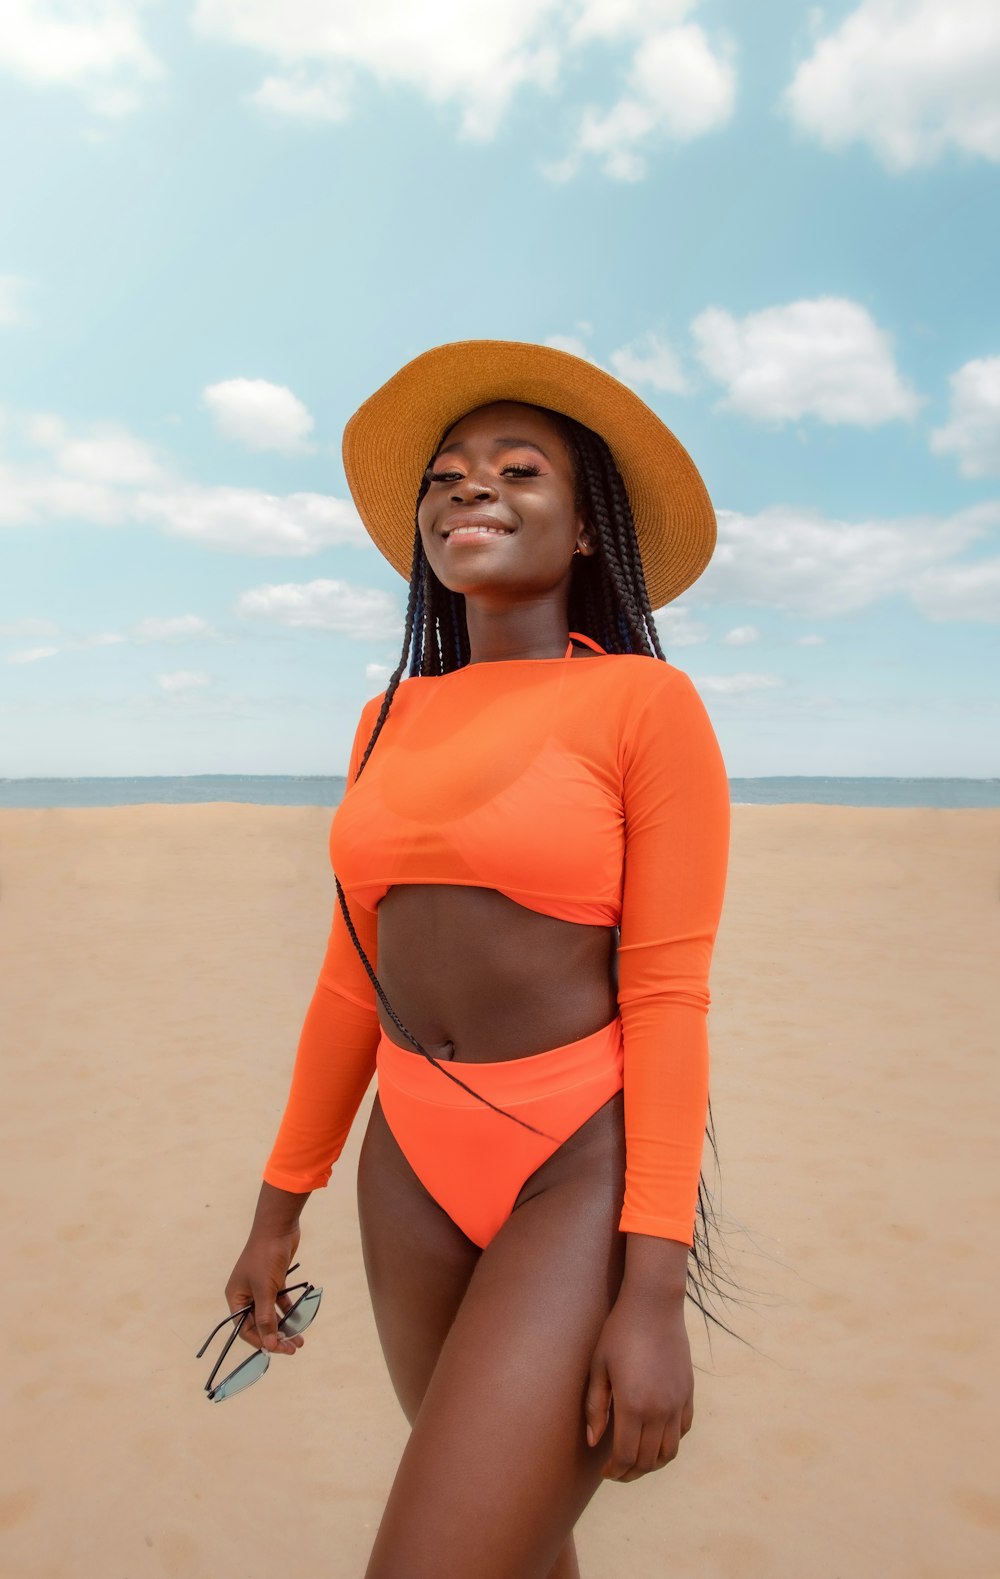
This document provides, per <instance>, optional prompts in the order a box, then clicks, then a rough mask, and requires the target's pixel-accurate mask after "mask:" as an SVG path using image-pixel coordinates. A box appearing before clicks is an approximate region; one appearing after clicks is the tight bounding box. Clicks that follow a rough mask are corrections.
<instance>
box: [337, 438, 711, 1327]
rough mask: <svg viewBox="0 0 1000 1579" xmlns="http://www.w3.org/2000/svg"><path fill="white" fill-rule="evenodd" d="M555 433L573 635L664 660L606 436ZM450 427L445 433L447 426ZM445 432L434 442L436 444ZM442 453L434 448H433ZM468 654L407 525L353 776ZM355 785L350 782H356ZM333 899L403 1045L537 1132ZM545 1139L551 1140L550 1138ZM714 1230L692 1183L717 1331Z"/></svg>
mask: <svg viewBox="0 0 1000 1579" xmlns="http://www.w3.org/2000/svg"><path fill="white" fill-rule="evenodd" d="M535 409H537V410H539V411H541V412H542V413H543V414H544V415H545V416H547V417H548V418H549V419H550V420H551V421H553V422H554V423H555V425H556V426H557V428H558V429H559V431H560V433H561V436H562V438H563V440H564V442H565V444H566V447H567V449H568V451H569V455H570V460H571V463H572V468H573V474H574V479H575V489H576V500H575V503H576V509H577V511H578V512H579V513H580V514H581V515H582V516H583V517H584V519H585V520H586V521H588V522H589V523H590V525H591V528H592V531H593V534H594V539H595V552H594V553H593V554H591V555H580V556H574V557H573V559H572V570H571V580H570V588H569V599H568V607H567V614H568V620H569V626H570V629H572V630H577V631H580V632H581V633H582V634H584V635H588V636H590V637H591V639H592V640H594V641H596V642H598V643H599V644H600V646H602V647H603V648H604V650H605V652H608V653H643V654H645V655H646V656H648V657H656V658H659V659H661V660H663V661H664V662H665V661H666V660H665V658H664V653H663V650H662V648H661V647H660V640H659V636H658V633H657V630H656V625H655V623H654V621H653V611H652V609H651V608H650V603H649V593H648V591H647V589H646V579H645V576H644V574H643V568H642V560H641V557H640V554H639V543H638V539H637V537H636V531H635V521H634V519H633V516H632V507H631V505H630V503H629V499H628V494H627V492H626V490H625V484H624V482H623V481H622V477H621V473H620V472H619V470H618V467H617V466H616V465H615V461H614V458H613V456H612V454H611V451H610V449H609V448H608V445H607V444H606V442H605V440H604V439H602V438H601V437H600V435H599V434H597V433H594V432H593V431H592V430H591V429H590V428H587V427H584V426H583V424H582V423H580V422H577V421H575V420H574V419H573V418H572V417H567V416H564V415H563V414H562V413H561V412H556V411H550V410H548V409H547V408H546V407H536V408H535ZM449 431H450V429H449ZM445 436H446V435H445V434H442V436H441V442H442V443H443V441H444V438H445ZM438 449H440V444H439V445H438V446H437V447H436V449H435V454H436V453H437V450H438ZM428 486H429V481H428V478H427V476H426V475H425V476H424V478H423V480H422V482H421V484H420V489H419V491H418V493H417V500H416V510H419V508H420V504H421V501H422V500H423V497H424V495H425V493H426V492H427V489H428ZM470 657H471V648H470V644H469V632H468V627H467V625H466V619H465V598H464V596H463V595H462V594H461V593H459V592H452V591H450V589H449V588H448V587H446V586H444V585H443V583H442V582H441V581H440V580H439V579H438V577H437V576H436V575H435V573H434V571H433V570H432V569H431V567H430V564H429V563H428V561H427V558H426V555H425V554H424V549H423V543H422V540H421V536H420V530H419V527H418V526H416V524H415V527H414V538H413V558H412V564H411V569H410V590H409V596H408V598H407V604H406V623H405V628H404V633H403V650H402V653H401V655H400V659H399V663H398V664H397V665H396V668H395V669H394V671H393V673H392V675H391V676H390V679H389V684H388V686H387V687H386V692H385V696H384V697H383V699H382V706H381V708H380V710H379V715H378V718H377V719H376V721H375V727H374V729H373V730H372V734H371V739H370V740H369V741H368V745H367V746H366V748H365V752H364V755H363V756H362V758H361V763H360V765H359V767H358V772H357V776H356V779H357V778H358V777H360V776H361V774H362V773H363V771H364V768H365V764H366V762H367V761H368V758H369V757H370V756H371V753H372V748H373V747H374V745H375V742H376V740H377V739H378V737H379V734H380V732H381V729H382V725H383V724H384V723H385V720H386V718H387V717H388V716H389V709H390V708H391V706H392V699H393V697H394V696H395V694H396V690H397V688H398V686H399V682H400V680H401V679H402V676H403V671H404V669H407V659H409V667H408V669H407V673H408V675H409V676H417V675H441V674H448V673H450V672H451V671H452V670H454V669H461V668H463V667H464V666H465V665H466V664H467V663H468V662H469V660H470ZM356 779H355V782H356ZM335 882H336V886H337V898H338V900H339V902H340V908H341V911H342V912H343V916H344V920H345V922H346V923H347V929H348V932H349V933H350V936H351V940H352V942H353V943H354V946H355V948H356V949H357V951H358V953H359V955H360V956H361V960H362V963H363V965H364V967H365V970H366V971H367V973H368V975H369V977H370V979H371V982H372V985H373V986H374V988H375V991H376V993H377V994H378V996H379V998H380V1000H381V1002H382V1004H383V1005H384V1007H385V1010H386V1012H387V1014H388V1015H389V1017H390V1019H391V1020H392V1022H393V1024H394V1025H395V1026H396V1028H397V1030H399V1031H400V1032H401V1033H402V1035H403V1036H404V1037H405V1038H406V1040H407V1041H408V1042H410V1043H412V1045H413V1046H414V1047H415V1048H416V1050H417V1052H418V1053H420V1054H422V1055H423V1057H424V1058H426V1059H427V1060H428V1062H430V1063H431V1064H433V1066H434V1067H435V1069H438V1070H439V1071H440V1073H441V1074H443V1075H445V1076H446V1077H447V1078H448V1079H449V1080H451V1081H453V1082H454V1083H455V1084H456V1085H459V1086H461V1087H462V1089H463V1090H465V1091H467V1092H469V1094H470V1095H472V1096H474V1097H476V1099H477V1100H478V1101H480V1102H482V1103H483V1104H484V1105H485V1106H486V1107H489V1108H492V1109H493V1111H494V1112H495V1113H500V1114H502V1115H503V1117H505V1118H508V1119H510V1120H511V1121H512V1122H513V1123H515V1124H520V1125H521V1126H522V1127H523V1128H525V1129H529V1130H531V1131H532V1132H533V1133H534V1134H536V1135H541V1134H544V1131H542V1130H538V1129H535V1127H534V1125H532V1124H528V1123H526V1121H525V1120H524V1119H521V1118H518V1117H517V1115H516V1114H514V1113H508V1112H507V1111H506V1109H504V1108H499V1107H496V1106H495V1105H494V1104H493V1103H492V1102H490V1101H488V1099H487V1098H486V1097H483V1096H481V1095H480V1093H479V1092H478V1091H474V1090H473V1089H472V1087H471V1086H468V1085H466V1083H465V1081H464V1080H460V1079H459V1078H458V1076H457V1075H455V1074H454V1073H453V1072H452V1071H451V1070H450V1069H447V1068H446V1067H445V1065H444V1064H443V1063H441V1062H440V1061H439V1060H438V1059H437V1058H435V1057H434V1056H433V1054H431V1053H429V1052H428V1051H427V1049H426V1048H425V1047H423V1046H422V1045H421V1044H420V1042H419V1041H418V1040H417V1038H416V1037H415V1036H414V1035H413V1033H412V1032H411V1031H409V1030H407V1028H406V1026H405V1025H404V1024H403V1022H402V1020H401V1019H400V1018H399V1016H398V1014H397V1013H396V1011H395V1010H394V1009H393V1007H392V1005H391V1004H390V1002H389V1000H388V998H387V997H386V995H385V992H384V991H383V988H382V984H381V982H380V981H379V980H378V977H377V976H376V974H375V972H374V970H373V969H372V966H371V962H370V961H369V959H368V957H367V955H366V954H365V951H364V949H363V948H362V946H361V943H360V941H359V939H358V935H357V932H356V931H355V929H354V924H353V922H352V921H351V917H350V912H349V911H348V908H347V901H346V899H345V897H344V891H343V889H342V888H341V886H340V881H339V879H337V878H335ZM706 1135H707V1137H708V1141H709V1145H710V1147H711V1150H712V1155H713V1158H714V1160H715V1163H716V1166H717V1165H718V1150H717V1147H716V1140H715V1125H714V1122H713V1119H712V1108H711V1103H709V1108H708V1123H707V1127H706ZM547 1138H548V1139H552V1138H553V1137H552V1136H548V1137H547ZM717 1231H718V1225H717V1219H716V1213H715V1208H714V1205H713V1203H712V1197H711V1194H710V1192H709V1190H708V1187H707V1185H706V1182H705V1177H704V1174H702V1175H701V1176H700V1177H699V1180H698V1200H697V1211H696V1221H695V1230H694V1245H693V1247H692V1250H691V1255H690V1259H689V1265H688V1278H687V1283H688V1287H687V1294H688V1298H689V1299H691V1300H692V1301H693V1303H694V1304H695V1305H696V1306H697V1308H698V1309H699V1310H700V1311H701V1312H702V1314H703V1315H704V1316H705V1318H706V1321H712V1322H713V1323H714V1324H715V1325H716V1326H720V1327H723V1328H724V1329H725V1330H726V1331H730V1330H731V1329H730V1328H728V1327H726V1325H725V1323H724V1322H722V1321H720V1320H719V1318H718V1317H717V1316H716V1315H715V1314H714V1313H713V1311H712V1310H711V1309H710V1308H709V1305H708V1303H706V1301H708V1300H711V1299H714V1298H729V1297H731V1296H730V1295H729V1288H730V1287H731V1286H732V1284H731V1279H730V1278H729V1277H728V1276H727V1275H726V1274H725V1272H724V1271H723V1270H722V1268H721V1266H720V1264H719V1256H718V1250H717V1247H716V1244H715V1237H716V1234H717Z"/></svg>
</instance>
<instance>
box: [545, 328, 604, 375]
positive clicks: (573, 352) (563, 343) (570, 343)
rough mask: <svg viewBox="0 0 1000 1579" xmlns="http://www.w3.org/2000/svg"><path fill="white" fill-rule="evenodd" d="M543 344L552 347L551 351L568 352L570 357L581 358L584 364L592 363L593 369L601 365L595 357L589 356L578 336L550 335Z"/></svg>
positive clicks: (584, 344)
mask: <svg viewBox="0 0 1000 1579" xmlns="http://www.w3.org/2000/svg"><path fill="white" fill-rule="evenodd" d="M545 344H546V345H550V346H552V348H553V350H556V351H568V352H569V354H570V356H581V357H583V360H584V361H585V362H593V364H594V366H595V367H600V365H601V364H600V362H599V361H598V360H597V358H596V357H594V356H591V354H590V352H589V351H588V350H587V345H586V342H585V341H584V340H582V339H581V338H580V336H579V335H576V334H550V335H549V337H548V339H547V340H546V341H545Z"/></svg>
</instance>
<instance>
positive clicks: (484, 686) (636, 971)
mask: <svg viewBox="0 0 1000 1579" xmlns="http://www.w3.org/2000/svg"><path fill="white" fill-rule="evenodd" d="M584 639H585V640H586V639H587V638H584ZM591 645H594V644H593V643H591ZM597 650H598V652H599V653H600V656H597V657H593V658H588V659H586V660H581V659H570V658H568V657H567V658H564V659H551V658H544V659H542V658H537V659H532V658H525V659H511V660H507V661H500V662H495V663H477V664H470V665H467V666H466V667H465V668H462V669H457V670H454V671H452V672H450V673H448V674H445V675H437V676H415V677H411V678H409V679H407V680H404V681H402V682H401V684H400V685H399V687H398V689H397V691H396V695H395V696H394V698H393V701H392V706H391V708H390V710H389V714H388V717H387V718H386V720H385V722H384V724H383V726H382V730H381V733H380V735H379V738H378V740H377V741H376V743H375V746H374V747H373V749H372V752H371V755H370V756H369V759H368V761H367V763H366V764H365V770H364V772H363V773H362V774H361V776H360V778H358V777H357V771H358V766H359V763H360V760H361V757H362V755H363V754H364V750H365V747H366V746H367V743H368V740H369V739H370V737H371V732H372V729H373V728H374V725H375V720H376V718H377V716H378V712H379V709H380V707H381V704H382V699H383V696H384V693H382V694H381V695H379V696H376V697H373V698H372V699H371V700H370V701H369V702H367V703H366V704H365V706H364V708H363V710H362V714H361V719H360V722H359V724H358V728H357V732H356V735H355V739H354V746H353V749H352V752H351V761H350V766H349V769H348V775H347V779H348V783H347V789H346V790H345V793H344V798H343V800H342V801H341V804H340V805H339V807H338V808H337V810H336V812H335V814H334V817H333V822H332V826H331V830H330V855H331V860H332V863H333V868H334V870H335V872H336V873H337V876H338V877H339V879H340V883H341V886H342V887H343V889H344V893H345V896H346V898H347V902H348V905H349V907H350V911H351V918H352V920H353V922H354V925H355V928H356V930H357V933H358V937H359V939H360V940H361V943H362V945H363V947H364V949H365V952H366V953H367V955H368V958H369V959H370V960H371V962H372V965H373V967H375V968H376V970H377V906H378V902H379V900H380V899H381V898H382V897H383V896H384V895H385V893H387V891H388V890H389V889H390V888H391V887H393V886H394V885H395V884H397V883H450V884H451V883H455V884H468V885H471V886H475V887H484V888H494V889H498V890H499V891H500V892H501V893H504V894H506V895H507V896H508V897H509V898H511V899H513V900H516V901H517V903H519V904H522V905H525V906H526V907H527V908H529V909H532V910H538V911H541V912H543V913H544V914H546V915H552V916H558V917H561V918H562V919H564V920H567V921H577V922H585V923H592V924H603V925H607V926H617V927H619V928H620V935H619V953H618V1004H619V1009H620V1013H621V1019H622V1029H623V1044H624V1095H625V1139H626V1181H625V1202H624V1208H623V1211H622V1215H621V1219H620V1227H621V1229H622V1230H623V1231H624V1232H635V1233H643V1234H652V1235H655V1236H658V1237H660V1238H667V1239H678V1240H682V1241H684V1242H686V1243H687V1244H691V1243H692V1241H693V1230H694V1220H695V1209H696V1203H697V1190H698V1177H699V1172H700V1167H701V1155H702V1145H703V1140H704V1131H705V1121H706V1115H707V1103H708V1037H707V1024H706V1021H707V1011H708V1007H709V1002H710V996H709V986H708V977H709V967H710V963H711V956H712V949H713V945H714V942H715V936H716V932H717V929H718V924H719V917H720V913H721V908H722V898H723V890H724V887H725V879H726V868H727V861H728V850H729V789H728V783H727V780H726V773H725V768H724V765H723V761H722V756H721V753H720V750H719V746H718V743H717V741H716V738H715V734H714V732H713V729H712V726H711V723H710V721H709V719H708V715H707V713H706V711H705V708H704V706H703V704H702V702H701V700H700V698H699V696H698V693H697V692H696V690H695V688H694V686H693V684H692V683H691V681H690V680H689V678H688V677H687V675H686V674H684V673H683V672H682V671H680V670H678V669H675V668H673V667H672V666H671V665H670V664H667V663H664V662H663V661H662V660H660V659H657V658H652V657H647V656H644V655H640V654H613V653H604V652H602V651H601V649H597ZM379 1035H380V1028H379V1021H378V1016H377V1013H376V1009H375V994H374V988H373V987H372V984H371V982H370V980H369V978H368V975H367V973H366V971H365V969H364V966H363V965H362V963H361V960H360V958H359V956H358V953H357V950H356V949H355V948H354V945H353V944H352V942H351V939H350V935H349V934H348V931H347V927H346V925H345V923H344V920H343V916H342V915H341V913H340V910H339V906H335V907H334V915H333V924H332V928H331V931H330V936H329V941H328V944H327V949H326V956H325V959H324V961H323V965H322V969H321V970H320V973H319V981H318V983H317V986H316V991H315V993H314V995H313V998H312V1001H311V1003H310V1005H309V1009H308V1012H307V1014H306V1019H305V1024H304V1026H303V1028H302V1034H301V1037H300V1040H299V1047H298V1054H297V1057H296V1061H295V1069H294V1073H293V1077H292V1086H291V1091H290V1094H289V1099H288V1105H287V1108H286V1110H285V1114H284V1117H283V1119H282V1122H281V1127H280V1129H279V1132H278V1137H277V1140H276V1142H275V1145H274V1149H273V1151H272V1153H271V1156H270V1158H269V1160H268V1163H267V1165H266V1168H265V1170H264V1178H265V1179H266V1180H267V1181H268V1182H269V1183H270V1184H273V1185H276V1186H278V1187H279V1188H280V1189H285V1190H291V1191H294V1192H300V1191H306V1190H312V1189H315V1188H317V1187H318V1186H321V1185H324V1184H325V1183H326V1182H327V1180H328V1179H329V1176H330V1171H331V1168H332V1165H333V1163H334V1161H335V1160H336V1158H337V1157H338V1156H339V1155H340V1152H341V1149H342V1147H343V1144H344V1141H345V1139H346V1137H347V1134H348V1130H349V1129H350V1125H351V1122H352V1120H353V1118H354V1115H355V1113H356V1112H357V1109H358V1106H359V1105H360V1102H361V1099H362V1097H363V1096H364V1093H365V1090H366V1088H367V1086H368V1084H369V1082H370V1080H371V1078H372V1074H373V1073H374V1069H375V1049H376V1046H377V1044H378V1040H379Z"/></svg>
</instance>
